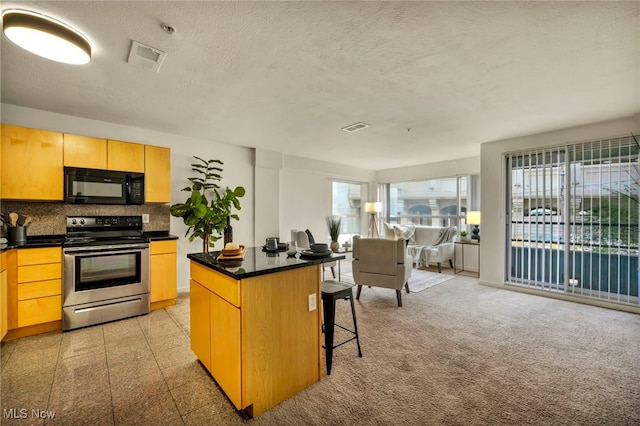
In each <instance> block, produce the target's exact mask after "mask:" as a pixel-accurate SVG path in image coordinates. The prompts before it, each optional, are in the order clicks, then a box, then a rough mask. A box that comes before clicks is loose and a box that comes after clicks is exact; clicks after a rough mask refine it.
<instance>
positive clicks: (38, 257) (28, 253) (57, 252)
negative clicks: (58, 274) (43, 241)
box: [18, 247, 62, 266]
mask: <svg viewBox="0 0 640 426" xmlns="http://www.w3.org/2000/svg"><path fill="white" fill-rule="evenodd" d="M56 262H58V263H60V262H62V249H61V248H59V247H45V248H33V249H20V250H18V266H25V265H38V264H41V263H56Z"/></svg>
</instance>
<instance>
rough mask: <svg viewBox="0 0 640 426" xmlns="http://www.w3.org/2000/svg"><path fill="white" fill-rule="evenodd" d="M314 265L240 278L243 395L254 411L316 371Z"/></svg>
mask: <svg viewBox="0 0 640 426" xmlns="http://www.w3.org/2000/svg"><path fill="white" fill-rule="evenodd" d="M320 288H321V287H320V267H319V266H317V265H313V266H309V267H306V268H299V269H293V270H289V271H283V272H278V273H274V274H267V275H262V276H258V277H254V278H248V279H246V280H242V324H243V325H245V324H246V326H243V330H242V342H243V352H244V353H245V357H244V359H243V364H242V371H243V373H244V383H243V385H244V386H243V401H248V402H251V403H252V404H253V406H252V407H251V409H249V410H248V412H249V414H250V415H258V414H260V413H262V412H264V411H266V410H268V409H269V408H271V407H273V406H275V405H277V404H279V403H280V402H282V401H284V400H285V399H287V398H290V397H292V396H293V395H295V394H296V393H298V392H300V391H301V390H303V389H304V388H306V387H308V386H309V385H311V384H313V383H315V382H317V381H318V380H320V379H321V377H322V365H321V360H322V323H321V320H320V309H319V307H320V304H319V303H317V308H316V309H315V310H314V311H311V312H310V311H309V295H310V294H315V295H316V301H318V302H319V301H320Z"/></svg>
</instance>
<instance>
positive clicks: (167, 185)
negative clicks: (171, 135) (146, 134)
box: [144, 145, 171, 203]
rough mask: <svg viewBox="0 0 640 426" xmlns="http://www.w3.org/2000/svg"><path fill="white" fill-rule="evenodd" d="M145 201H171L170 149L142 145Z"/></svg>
mask: <svg viewBox="0 0 640 426" xmlns="http://www.w3.org/2000/svg"><path fill="white" fill-rule="evenodd" d="M144 190H145V197H144V201H145V203H169V202H171V149H169V148H163V147H160V146H151V145H145V147H144Z"/></svg>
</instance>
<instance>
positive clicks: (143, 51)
mask: <svg viewBox="0 0 640 426" xmlns="http://www.w3.org/2000/svg"><path fill="white" fill-rule="evenodd" d="M165 56H167V54H166V53H164V52H163V51H161V50H158V49H156V48H153V47H151V46H147V45H145V44H142V43H138V42H137V41H135V40H132V43H131V51H129V60H128V61H127V62H129V63H130V64H133V65H137V66H139V67H141V68H146V69H149V70H152V71H156V72H158V71H159V70H160V66H161V65H162V62H163V61H164V58H165Z"/></svg>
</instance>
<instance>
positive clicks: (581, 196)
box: [506, 137, 640, 304]
mask: <svg viewBox="0 0 640 426" xmlns="http://www.w3.org/2000/svg"><path fill="white" fill-rule="evenodd" d="M639 153H640V148H639V146H638V144H637V142H636V141H635V140H634V138H633V137H623V138H614V139H607V140H599V141H592V142H587V143H581V144H575V145H569V146H560V147H554V148H547V149H542V150H536V151H529V152H523V153H514V154H509V155H507V157H506V158H507V167H508V172H507V176H509V182H508V185H509V189H508V190H507V194H508V200H507V206H508V211H510V212H511V215H510V219H509V220H508V223H507V226H508V227H509V234H510V238H509V239H508V242H507V253H506V255H507V259H508V263H507V269H508V270H507V271H506V272H507V274H506V275H507V277H506V279H507V281H508V282H509V283H512V284H516V285H520V286H528V287H534V288H538V289H545V290H549V291H555V292H564V293H570V294H574V295H580V296H584V297H590V298H599V299H606V300H610V301H617V302H622V303H633V304H637V303H638V233H639V229H640V228H639V226H638V224H639V209H638V203H639V202H640V198H639V195H640V190H639V189H640V181H639V175H638V165H639V164H638V156H639Z"/></svg>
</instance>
